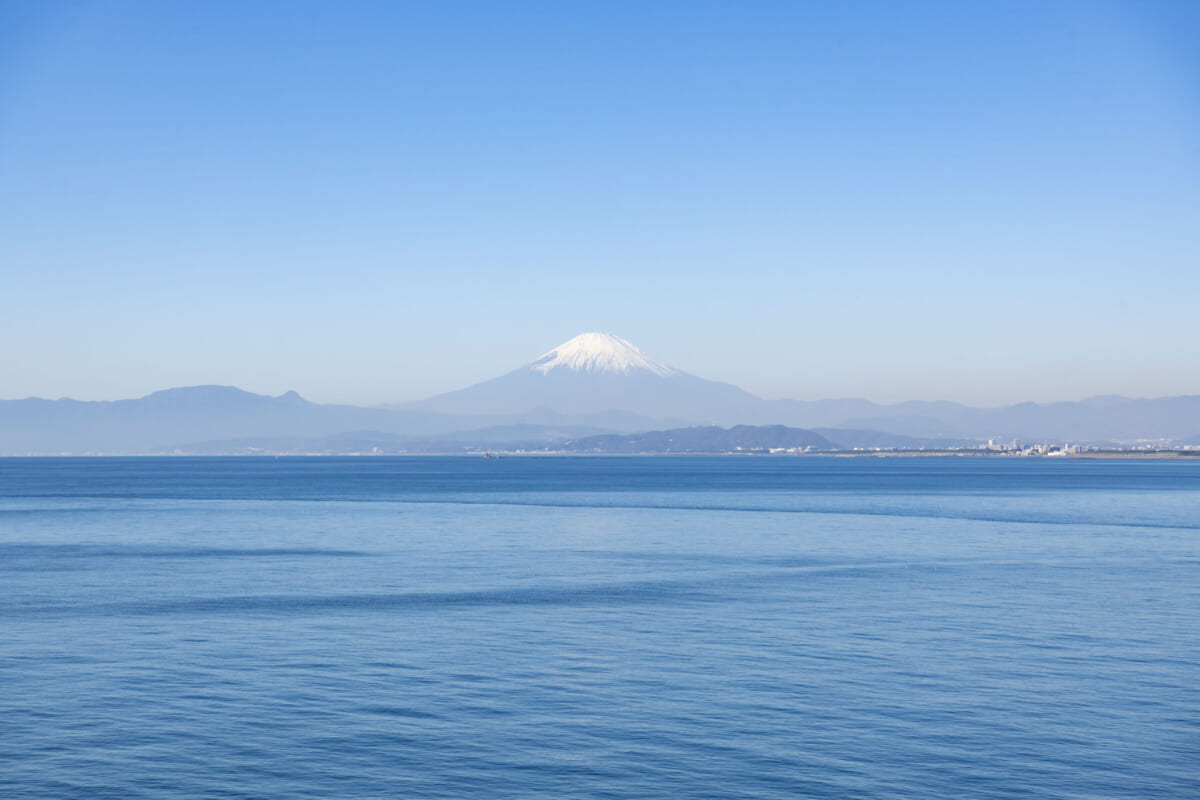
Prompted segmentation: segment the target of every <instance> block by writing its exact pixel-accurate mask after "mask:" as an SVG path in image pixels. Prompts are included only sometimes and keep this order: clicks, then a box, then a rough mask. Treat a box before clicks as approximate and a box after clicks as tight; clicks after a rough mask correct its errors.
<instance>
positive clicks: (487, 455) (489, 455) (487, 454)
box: [483, 453, 492, 458]
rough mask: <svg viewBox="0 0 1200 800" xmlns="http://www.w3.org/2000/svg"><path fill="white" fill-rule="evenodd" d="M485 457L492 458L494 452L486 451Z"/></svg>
mask: <svg viewBox="0 0 1200 800" xmlns="http://www.w3.org/2000/svg"><path fill="white" fill-rule="evenodd" d="M483 457H484V458H491V457H492V454H491V453H484V454H483Z"/></svg>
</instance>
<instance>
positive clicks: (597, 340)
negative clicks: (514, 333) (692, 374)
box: [529, 333, 677, 376]
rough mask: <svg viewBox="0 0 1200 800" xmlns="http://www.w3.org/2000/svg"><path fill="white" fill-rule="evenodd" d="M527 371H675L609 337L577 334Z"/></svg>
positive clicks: (625, 342)
mask: <svg viewBox="0 0 1200 800" xmlns="http://www.w3.org/2000/svg"><path fill="white" fill-rule="evenodd" d="M529 369H531V370H533V371H535V372H540V373H542V374H543V375H545V374H547V373H548V372H550V371H551V370H553V369H568V370H572V371H574V372H618V373H622V374H628V373H629V372H632V371H636V370H646V371H648V372H653V373H654V374H655V375H662V376H666V375H674V374H676V373H677V370H675V369H673V368H672V367H668V366H667V365H666V364H663V363H662V362H660V361H655V360H654V359H652V358H650V357H649V356H648V355H646V354H645V353H643V352H642V351H641V350H639V349H638V348H637V347H636V346H635V345H633V344H630V343H629V342H627V341H625V340H624V339H622V338H621V337H620V336H613V335H612V334H611V333H581V334H579V335H578V336H576V337H575V338H574V339H570V340H568V341H566V342H563V343H562V344H560V345H559V346H558V347H556V348H554V349H553V350H551V351H550V352H548V353H545V354H543V355H542V357H541V358H539V359H538V360H537V361H535V362H533V363H532V364H530V365H529Z"/></svg>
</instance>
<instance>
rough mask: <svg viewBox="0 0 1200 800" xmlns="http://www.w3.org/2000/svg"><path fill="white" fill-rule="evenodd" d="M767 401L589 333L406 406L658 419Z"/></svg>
mask: <svg viewBox="0 0 1200 800" xmlns="http://www.w3.org/2000/svg"><path fill="white" fill-rule="evenodd" d="M761 403H762V401H761V400H759V399H758V398H757V397H755V396H754V395H752V394H750V393H749V392H745V391H743V390H741V389H739V388H737V387H736V386H732V385H730V384H728V383H720V382H718V381H709V380H705V379H703V378H698V377H696V376H695V375H689V374H688V373H686V372H682V371H680V370H677V369H675V368H674V367H670V366H668V365H666V364H663V363H661V362H659V361H655V360H654V359H652V358H650V357H649V356H647V355H646V354H645V353H643V352H642V351H641V350H639V349H638V348H637V347H635V346H634V345H632V344H630V343H629V342H627V341H625V340H624V339H621V338H620V337H617V336H613V335H611V334H606V333H584V334H580V335H579V336H576V337H575V338H573V339H571V340H569V341H567V342H564V343H563V344H561V345H559V346H558V347H556V348H554V349H553V350H550V351H549V352H547V353H544V354H543V355H542V356H540V357H539V358H538V359H537V360H535V361H533V362H532V363H530V364H526V365H525V366H523V367H520V368H519V369H516V370H513V371H512V372H510V373H508V374H507V375H502V376H500V377H499V378H493V379H492V380H489V381H484V382H483V383H478V384H475V385H474V386H469V387H467V388H465V389H460V390H458V391H454V392H448V393H446V394H441V395H438V396H437V397H432V398H430V399H428V400H424V401H421V402H418V403H409V404H406V405H405V407H406V408H410V409H417V410H424V411H436V412H439V413H444V414H522V413H527V412H530V411H532V410H533V409H535V408H544V409H548V410H550V411H553V412H556V413H559V414H563V413H566V414H594V413H600V412H605V411H612V410H621V411H628V412H632V413H634V414H638V415H641V416H645V417H652V418H655V419H676V420H690V421H695V420H698V421H719V420H728V419H736V418H738V417H739V416H744V415H748V414H752V413H753V412H754V410H755V409H756V408H757V407H758V406H759V405H760V404H761Z"/></svg>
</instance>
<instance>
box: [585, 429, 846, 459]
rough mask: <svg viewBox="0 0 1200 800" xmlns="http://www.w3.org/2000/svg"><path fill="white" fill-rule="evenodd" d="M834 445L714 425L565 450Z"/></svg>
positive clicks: (803, 435) (809, 435)
mask: <svg viewBox="0 0 1200 800" xmlns="http://www.w3.org/2000/svg"><path fill="white" fill-rule="evenodd" d="M833 446H834V445H833V444H831V443H830V442H829V440H828V439H826V438H825V437H823V436H821V435H820V434H818V433H815V432H813V431H806V430H802V429H800V428H787V427H784V426H783V425H766V426H757V427H756V426H752V425H735V426H734V427H732V428H729V429H725V428H719V427H717V426H715V425H712V426H706V427H695V428H676V429H674V430H669V431H649V432H648V433H634V434H629V435H626V436H620V435H615V434H608V435H603V436H588V437H585V438H583V439H576V440H573V441H569V442H566V443H564V444H563V445H562V448H563V449H564V450H569V451H572V452H578V453H735V452H769V451H770V450H777V449H783V450H804V449H806V448H813V449H816V450H829V449H832V448H833Z"/></svg>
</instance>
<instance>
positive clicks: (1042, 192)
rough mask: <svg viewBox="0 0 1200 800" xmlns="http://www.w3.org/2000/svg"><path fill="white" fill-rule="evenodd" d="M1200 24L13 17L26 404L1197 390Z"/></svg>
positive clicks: (3, 112) (980, 15)
mask: <svg viewBox="0 0 1200 800" xmlns="http://www.w3.org/2000/svg"><path fill="white" fill-rule="evenodd" d="M1197 42H1200V3H1195V2H1174V3H1172V2H1103V1H1101V0H1096V1H1095V2H1046V1H1041V2H995V3H961V2H937V3H933V2H929V3H922V2H911V3H891V2H853V3H828V4H816V3H793V2H779V3H764V2H747V3H740V2H739V3H704V2H664V3H622V2H615V3H614V2H595V3H559V2H543V3H524V2H513V3H482V2H480V3H444V2H437V3H435V2H429V3H383V2H380V3H365V2H349V3H336V2H321V3H315V2H288V3H282V2H280V3H269V2H263V3H226V2H212V3H190V4H184V3H152V2H138V3H131V2H120V1H119V0H118V1H117V2H33V1H28V2H26V1H16V2H14V1H13V0H0V312H2V313H0V337H2V339H3V341H4V346H3V347H2V348H0V399H11V398H18V397H25V396H30V395H38V396H43V397H60V396H70V397H76V398H79V399H115V398H119V397H132V396H139V395H142V394H146V393H148V392H151V391H154V390H157V389H163V388H167V387H172V386H184V385H193V384H204V383H220V384H231V385H236V386H240V387H242V388H244V389H247V390H250V391H256V392H262V393H268V394H279V393H282V392H283V391H286V390H288V389H295V390H297V391H299V392H300V393H301V394H302V395H304V396H305V397H308V398H309V399H313V400H317V401H323V402H351V403H363V404H372V403H385V402H397V401H403V400H411V399H418V398H421V397H425V396H428V395H431V394H435V393H438V392H442V391H448V390H452V389H456V388H461V387H462V386H465V385H468V384H471V383H474V382H477V381H480V380H485V379H487V378H491V377H494V376H496V375H499V374H501V373H503V372H507V371H509V370H511V369H514V368H516V367H518V366H520V365H521V364H524V363H528V362H530V361H532V360H533V359H535V358H536V357H537V356H539V355H540V354H541V353H543V352H544V351H546V350H549V349H550V348H551V347H553V346H554V345H556V344H558V343H560V342H562V341H564V340H566V339H568V338H570V337H572V336H574V335H575V334H577V333H580V332H582V331H589V330H601V331H610V332H612V333H615V334H617V335H619V336H622V337H624V338H626V339H628V340H630V341H632V342H633V343H635V344H637V345H638V346H639V347H641V348H642V349H643V350H645V351H646V352H648V353H649V354H650V355H652V356H653V357H655V358H657V359H659V360H661V361H664V362H666V363H668V364H672V365H674V366H676V367H679V368H681V369H683V370H686V371H688V372H692V373H695V374H698V375H700V376H703V377H706V378H712V379H716V380H723V381H728V382H730V383H734V384H737V385H739V386H742V387H743V388H745V389H747V390H749V391H752V392H754V393H756V394H759V395H762V396H764V397H795V398H800V399H819V398H825V397H866V398H868V399H872V400H877V401H884V402H892V401H899V400H906V399H924V400H936V399H945V400H956V401H961V402H967V403H971V404H975V405H989V406H990V405H1001V404H1007V403H1012V402H1018V401H1021V400H1037V401H1047V400H1073V399H1079V398H1082V397H1086V396H1089V395H1094V394H1110V393H1111V394H1125V395H1130V396H1161V395H1174V394H1200V47H1197Z"/></svg>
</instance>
